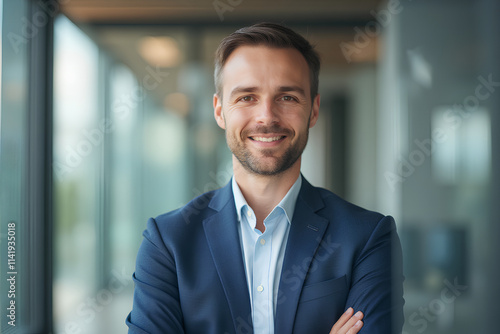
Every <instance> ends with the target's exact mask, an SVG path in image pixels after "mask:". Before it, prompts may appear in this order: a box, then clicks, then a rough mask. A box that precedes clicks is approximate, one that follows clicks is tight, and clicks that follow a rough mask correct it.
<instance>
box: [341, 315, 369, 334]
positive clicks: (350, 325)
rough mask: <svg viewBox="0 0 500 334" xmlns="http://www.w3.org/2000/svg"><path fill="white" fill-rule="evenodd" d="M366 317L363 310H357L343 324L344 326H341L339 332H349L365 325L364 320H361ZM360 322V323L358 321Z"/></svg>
mask: <svg viewBox="0 0 500 334" xmlns="http://www.w3.org/2000/svg"><path fill="white" fill-rule="evenodd" d="M363 317H364V314H363V312H361V311H358V312H356V314H355V315H353V316H352V317H351V318H350V319H349V320H348V321H347V322H346V323H345V324H344V325H343V326H342V328H340V332H339V333H349V330H351V329H356V328H357V327H359V326H360V325H361V327H362V326H363V322H362V321H361V320H362V319H363ZM358 322H359V323H358ZM361 327H359V328H357V331H356V332H354V333H357V332H358V331H359V330H360V329H361Z"/></svg>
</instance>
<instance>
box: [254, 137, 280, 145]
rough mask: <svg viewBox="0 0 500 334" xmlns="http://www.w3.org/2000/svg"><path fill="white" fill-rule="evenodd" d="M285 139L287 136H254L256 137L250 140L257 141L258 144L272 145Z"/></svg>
mask: <svg viewBox="0 0 500 334" xmlns="http://www.w3.org/2000/svg"><path fill="white" fill-rule="evenodd" d="M285 137H286V136H273V137H258V136H254V137H249V138H250V139H251V140H253V141H257V142H262V143H272V142H276V141H280V140H282V139H284V138H285Z"/></svg>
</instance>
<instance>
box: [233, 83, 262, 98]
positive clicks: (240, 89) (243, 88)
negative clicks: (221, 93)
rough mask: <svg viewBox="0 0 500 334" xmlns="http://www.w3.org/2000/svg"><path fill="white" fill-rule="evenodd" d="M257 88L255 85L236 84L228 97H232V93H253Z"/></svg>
mask: <svg viewBox="0 0 500 334" xmlns="http://www.w3.org/2000/svg"><path fill="white" fill-rule="evenodd" d="M257 90H258V88H257V87H256V86H249V87H246V86H236V87H235V88H234V89H233V90H232V91H231V94H229V96H230V97H233V96H234V95H238V94H241V93H253V92H256V91H257Z"/></svg>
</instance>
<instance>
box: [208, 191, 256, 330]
mask: <svg viewBox="0 0 500 334" xmlns="http://www.w3.org/2000/svg"><path fill="white" fill-rule="evenodd" d="M209 206H210V207H211V208H212V209H214V210H216V211H218V212H217V213H216V214H214V215H212V216H210V217H208V218H207V219H205V220H204V221H203V227H204V229H205V235H206V238H207V241H208V245H209V248H210V252H211V254H212V257H213V259H214V262H215V267H216V269H217V272H218V274H219V278H220V280H221V282H222V286H223V288H224V292H225V295H226V298H227V301H228V304H229V308H230V310H231V315H232V318H233V322H234V326H235V329H237V328H238V327H241V326H242V324H244V325H245V326H244V327H245V328H246V329H247V332H248V333H253V329H252V328H253V325H252V318H251V310H250V296H249V294H248V284H247V281H246V276H245V268H244V267H243V255H242V253H241V245H240V237H239V233H238V218H237V216H236V209H235V205H234V199H233V193H232V189H231V182H229V184H228V185H226V186H225V187H224V188H222V189H220V190H218V191H216V193H215V195H214V197H213V198H212V201H211V202H210V204H209ZM248 329H249V330H250V331H248Z"/></svg>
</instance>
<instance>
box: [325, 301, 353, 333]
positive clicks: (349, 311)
mask: <svg viewBox="0 0 500 334" xmlns="http://www.w3.org/2000/svg"><path fill="white" fill-rule="evenodd" d="M353 313H354V310H353V308H352V307H349V308H348V309H347V310H346V311H345V312H344V314H342V316H341V317H340V319H339V320H337V322H336V323H335V325H333V327H332V329H331V331H330V334H336V333H337V332H338V331H339V330H340V329H341V328H342V327H343V326H344V325H345V324H346V322H347V321H348V320H349V319H350V318H351V317H352V314H353Z"/></svg>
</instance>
